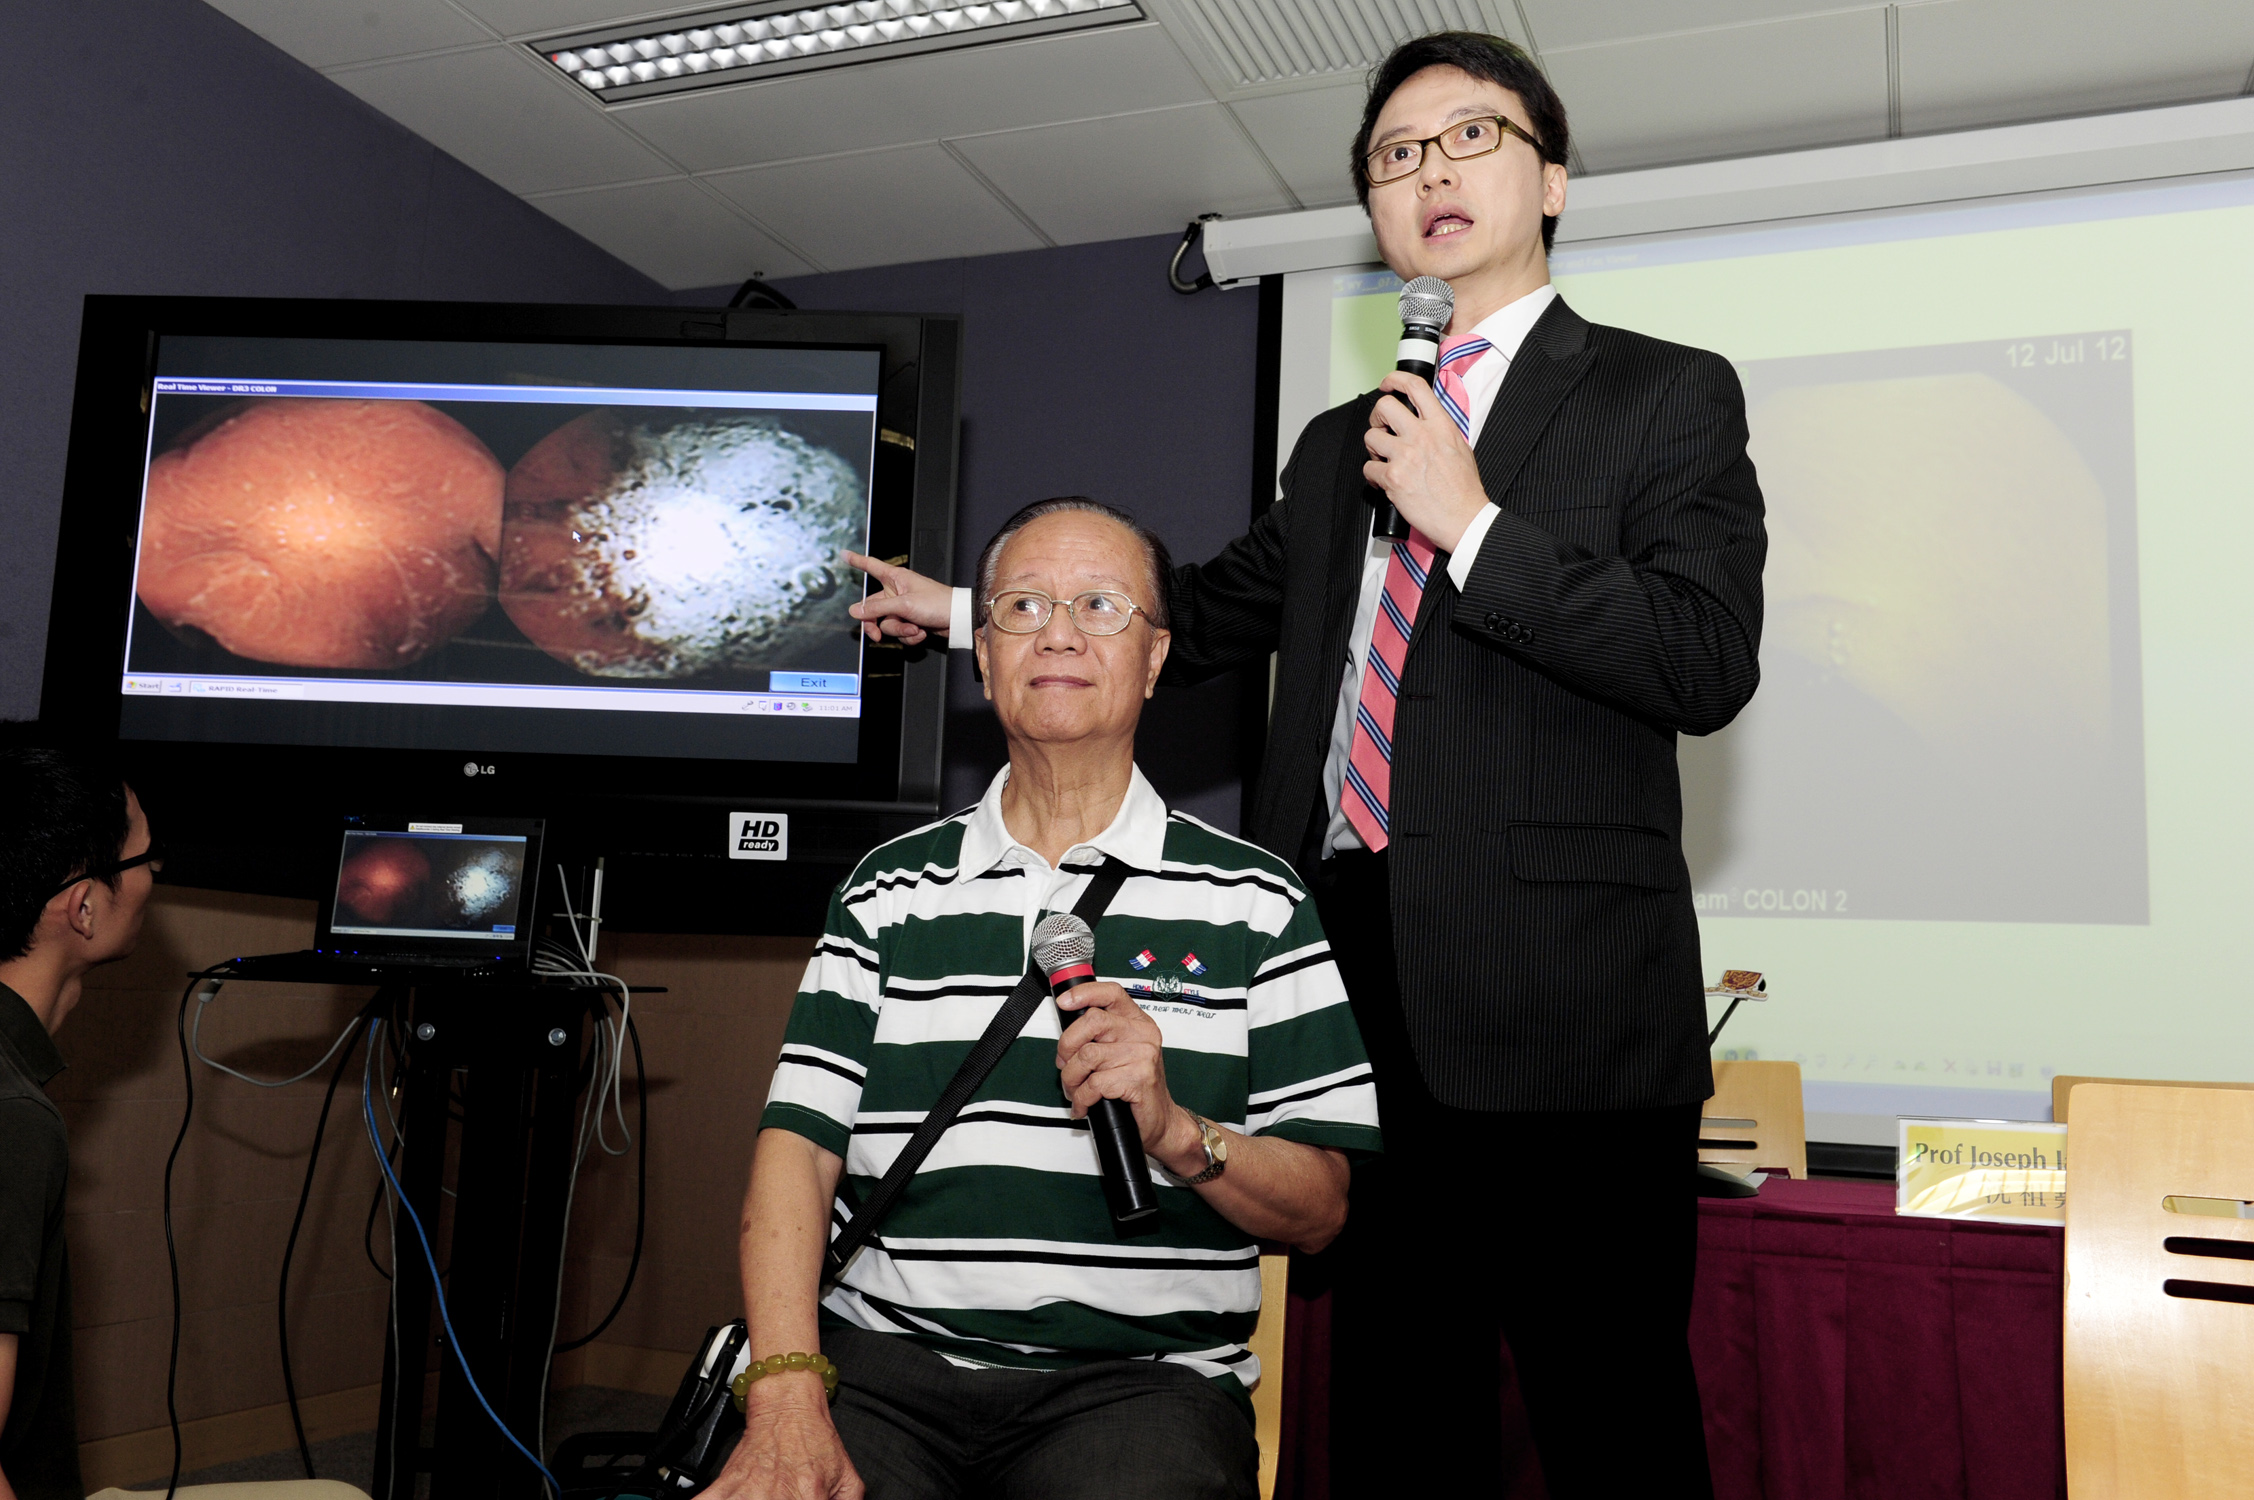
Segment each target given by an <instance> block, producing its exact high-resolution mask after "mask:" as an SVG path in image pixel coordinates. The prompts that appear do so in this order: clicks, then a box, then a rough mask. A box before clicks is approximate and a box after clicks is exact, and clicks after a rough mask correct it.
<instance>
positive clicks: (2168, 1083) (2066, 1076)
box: [2051, 1073, 2254, 1125]
mask: <svg viewBox="0 0 2254 1500" xmlns="http://www.w3.org/2000/svg"><path fill="white" fill-rule="evenodd" d="M2078 1083H2125V1084H2133V1085H2135V1086H2136V1087H2138V1088H2147V1089H2254V1083H2184V1082H2179V1081H2177V1080H2175V1079H2171V1078H2097V1077H2093V1076H2090V1075H2088V1074H2082V1073H2061V1074H2059V1075H2058V1076H2057V1077H2056V1078H2053V1079H2052V1080H2051V1118H2052V1119H2053V1120H2056V1121H2057V1122H2058V1123H2059V1124H2061V1125H2064V1124H2066V1123H2067V1119H2066V1104H2067V1096H2068V1095H2070V1094H2072V1093H2073V1092H2074V1085H2076V1084H2078Z"/></svg>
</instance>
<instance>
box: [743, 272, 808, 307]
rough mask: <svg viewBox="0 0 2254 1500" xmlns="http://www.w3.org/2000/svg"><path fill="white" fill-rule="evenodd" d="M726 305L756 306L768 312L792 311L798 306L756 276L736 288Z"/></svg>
mask: <svg viewBox="0 0 2254 1500" xmlns="http://www.w3.org/2000/svg"><path fill="white" fill-rule="evenodd" d="M728 305H729V306H730V307H756V308H759V309H761V310H763V311H768V312H793V311H796V310H797V307H798V304H797V303H795V302H793V301H791V300H790V298H788V297H786V296H784V295H783V294H782V293H781V292H778V291H776V290H775V289H774V288H773V287H771V286H769V285H768V284H767V283H766V282H764V281H761V280H760V279H759V278H758V277H756V276H754V277H752V278H751V279H750V280H748V281H746V282H745V283H744V284H743V285H742V286H739V287H737V288H736V294H735V295H734V296H733V297H730V298H729V299H728Z"/></svg>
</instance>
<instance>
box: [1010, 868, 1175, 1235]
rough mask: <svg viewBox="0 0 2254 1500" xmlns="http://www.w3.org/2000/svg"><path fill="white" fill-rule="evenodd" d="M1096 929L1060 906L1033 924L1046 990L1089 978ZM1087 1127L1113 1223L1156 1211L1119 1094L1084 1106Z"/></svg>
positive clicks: (1130, 1116) (1129, 1114)
mask: <svg viewBox="0 0 2254 1500" xmlns="http://www.w3.org/2000/svg"><path fill="white" fill-rule="evenodd" d="M1095 956H1096V935H1095V933H1093V932H1091V931H1090V930H1089V928H1088V924H1087V923H1086V922H1083V921H1081V920H1080V919H1079V918H1078V917H1076V916H1074V915H1072V913H1070V912H1060V913H1058V914H1057V915H1056V916H1053V917H1050V918H1049V919H1047V920H1046V921H1044V922H1043V923H1042V924H1041V925H1040V926H1038V927H1036V928H1034V929H1033V962H1034V963H1036V964H1038V965H1040V968H1041V972H1042V973H1044V974H1046V975H1048V976H1049V993H1050V994H1052V995H1061V994H1063V993H1064V992H1065V991H1066V990H1069V989H1071V988H1072V987H1073V986H1074V985H1076V984H1090V983H1093V982H1094V980H1095V977H1096V967H1095V963H1094V961H1093V960H1094V959H1095ZM1088 1131H1089V1133H1090V1134H1091V1135H1093V1136H1094V1137H1095V1139H1096V1164H1097V1166H1099V1167H1101V1168H1102V1169H1103V1178H1104V1200H1105V1201H1106V1202H1107V1203H1109V1204H1110V1205H1111V1221H1112V1222H1113V1223H1114V1224H1130V1223H1133V1222H1134V1221H1135V1220H1137V1219H1141V1218H1147V1217H1148V1216H1150V1215H1151V1214H1154V1213H1157V1212H1158V1194H1157V1192H1156V1191H1154V1190H1153V1189H1152V1187H1151V1185H1150V1164H1149V1162H1148V1161H1147V1160H1145V1158H1144V1156H1143V1133H1142V1131H1141V1130H1140V1129H1139V1128H1137V1126H1136V1124H1135V1111H1134V1110H1133V1109H1132V1108H1130V1107H1129V1106H1128V1104H1127V1101H1126V1100H1124V1099H1099V1100H1097V1101H1096V1102H1095V1103H1094V1104H1093V1105H1091V1106H1090V1107H1089V1109H1088Z"/></svg>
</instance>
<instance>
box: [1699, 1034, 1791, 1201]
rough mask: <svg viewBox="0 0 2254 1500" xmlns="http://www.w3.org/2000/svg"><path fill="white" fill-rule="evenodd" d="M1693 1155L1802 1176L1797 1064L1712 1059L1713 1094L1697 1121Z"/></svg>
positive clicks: (1703, 1158) (1721, 1163)
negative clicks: (1696, 1150)
mask: <svg viewBox="0 0 2254 1500" xmlns="http://www.w3.org/2000/svg"><path fill="white" fill-rule="evenodd" d="M1698 1159H1699V1160H1700V1161H1702V1162H1713V1163H1715V1164H1716V1165H1718V1166H1727V1167H1732V1168H1735V1169H1738V1170H1740V1171H1742V1170H1745V1169H1747V1168H1750V1167H1767V1168H1769V1169H1770V1170H1772V1171H1783V1172H1786V1173H1789V1174H1790V1175H1791V1176H1794V1177H1806V1176H1807V1175H1808V1123H1807V1117H1806V1116H1805V1115H1803V1114H1802V1113H1801V1106H1800V1064H1798V1063H1793V1062H1717V1063H1716V1064H1714V1097H1713V1098H1711V1099H1709V1100H1707V1101H1706V1110H1705V1113H1704V1115H1703V1116H1702V1118H1701V1119H1700V1120H1699V1122H1698Z"/></svg>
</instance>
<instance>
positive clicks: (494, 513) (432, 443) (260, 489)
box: [126, 393, 875, 691]
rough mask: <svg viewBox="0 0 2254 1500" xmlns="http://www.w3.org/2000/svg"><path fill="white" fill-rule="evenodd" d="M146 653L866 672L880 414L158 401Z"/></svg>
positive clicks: (408, 671) (534, 670)
mask: <svg viewBox="0 0 2254 1500" xmlns="http://www.w3.org/2000/svg"><path fill="white" fill-rule="evenodd" d="M152 424H153V431H152V445H151V454H152V459H151V463H150V466H149V474H148V486H147V498H146V504H145V508H144V513H143V519H142V530H141V544H140V545H141V552H140V565H139V572H138V580H137V585H136V593H137V596H138V597H137V599H136V601H135V605H134V628H133V633H132V648H131V652H130V654H129V657H128V660H127V662H126V668H127V670H128V671H132V672H149V673H176V674H215V675H230V676H287V677H324V676H326V677H352V678H364V677H369V676H382V677H389V678H395V679H406V680H415V681H433V682H457V683H497V684H569V685H576V686H583V687H617V688H632V687H636V686H649V687H658V686H663V687H667V688H692V689H693V688H712V689H715V690H723V691H737V690H741V689H747V688H748V689H752V690H764V689H765V688H766V686H767V684H768V676H767V674H768V673H770V672H772V671H776V670H783V671H808V672H821V671H843V672H852V671H855V670H856V669H857V668H858V665H859V661H860V646H859V638H858V635H857V632H856V631H855V629H854V625H853V621H852V619H851V618H850V616H849V615H848V614H847V613H846V610H847V607H848V606H849V605H850V604H851V602H852V601H853V600H854V599H855V598H857V597H858V596H859V591H858V589H857V588H855V587H853V586H852V584H853V579H852V578H851V577H850V576H848V570H847V569H845V567H844V565H843V564H842V562H841V561H840V559H839V556H838V554H839V553H840V552H841V551H842V550H844V549H846V548H848V547H851V548H856V549H858V548H860V547H861V546H863V545H864V541H865V537H866V534H867V524H868V505H869V485H870V465H871V462H872V460H871V455H870V450H871V445H872V442H873V439H874V435H875V429H874V414H873V413H872V412H866V411H851V410H795V409H794V410H787V411H763V410H745V409H742V408H726V409H697V408H687V407H629V406H615V405H605V406H587V407H575V406H571V405H555V404H544V403H537V402H526V403H515V402H507V401H491V400H488V401H461V402H454V401H442V400H439V401H417V400H394V399H376V400H354V399H327V398H316V397H285V398H279V399H251V400H236V399H232V398H229V397H221V396H205V395H186V394H176V393H162V394H160V395H159V396H158V397H157V401H156V409H155V411H154V413H153V416H152Z"/></svg>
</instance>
